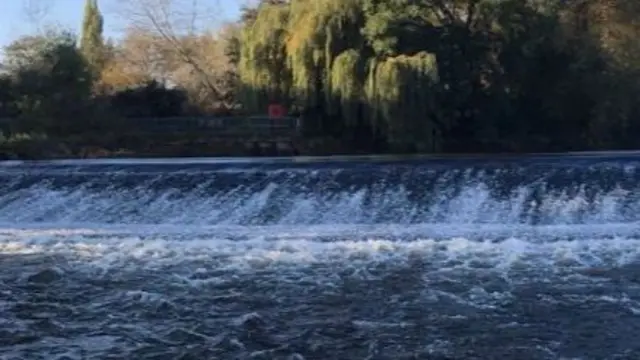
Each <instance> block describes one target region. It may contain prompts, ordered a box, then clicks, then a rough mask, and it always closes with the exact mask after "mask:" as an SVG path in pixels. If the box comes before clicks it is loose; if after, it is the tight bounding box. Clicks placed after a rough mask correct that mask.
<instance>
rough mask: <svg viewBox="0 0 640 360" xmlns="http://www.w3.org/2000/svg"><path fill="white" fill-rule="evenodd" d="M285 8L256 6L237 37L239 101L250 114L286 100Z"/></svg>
mask: <svg viewBox="0 0 640 360" xmlns="http://www.w3.org/2000/svg"><path fill="white" fill-rule="evenodd" d="M289 14H290V11H289V5H287V4H268V3H265V4H263V5H261V6H260V8H259V9H258V11H257V14H256V17H255V19H253V20H252V21H251V22H250V23H248V24H245V27H244V29H243V31H242V34H241V38H240V41H241V46H240V61H239V63H238V73H239V77H240V83H241V86H240V91H239V98H240V101H241V102H242V103H243V105H244V106H245V109H246V110H247V111H250V112H259V113H263V112H264V111H265V110H266V108H267V106H268V104H269V103H270V102H272V101H279V102H283V103H286V102H287V101H288V99H289V91H290V87H291V85H290V82H291V80H290V79H291V75H290V71H289V67H288V66H287V63H286V54H287V53H286V48H285V39H286V38H287V33H288V21H289Z"/></svg>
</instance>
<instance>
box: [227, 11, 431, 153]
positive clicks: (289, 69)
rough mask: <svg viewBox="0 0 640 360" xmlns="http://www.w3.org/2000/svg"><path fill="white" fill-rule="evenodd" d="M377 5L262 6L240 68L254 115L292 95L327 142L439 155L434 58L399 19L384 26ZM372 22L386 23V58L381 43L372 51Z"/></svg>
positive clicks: (245, 43) (250, 29)
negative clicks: (384, 144)
mask: <svg viewBox="0 0 640 360" xmlns="http://www.w3.org/2000/svg"><path fill="white" fill-rule="evenodd" d="M371 3H372V2H371V0H292V1H290V2H289V3H288V4H286V5H278V6H273V5H262V6H261V7H260V8H259V11H258V14H257V17H256V19H255V22H253V23H252V24H248V25H246V29H245V30H244V38H243V43H242V52H241V61H240V67H239V68H240V69H239V71H240V78H241V81H242V82H243V83H244V85H245V87H246V88H247V90H248V93H247V95H249V96H247V97H246V100H245V101H248V103H250V104H252V106H251V107H250V108H255V106H256V105H258V106H259V105H262V104H264V99H265V98H267V99H268V98H269V97H270V96H273V95H274V94H278V93H279V94H287V95H289V96H290V99H291V100H292V103H293V104H295V105H298V106H300V107H301V108H303V109H306V110H310V112H312V113H313V114H314V115H315V116H314V117H313V118H311V119H305V121H307V122H309V121H317V122H318V123H319V124H318V125H319V126H315V127H314V128H319V129H321V132H322V133H323V134H325V135H333V136H339V137H342V138H350V139H356V138H358V137H369V138H370V140H371V139H372V138H373V137H376V136H379V135H380V134H383V135H384V136H383V137H384V138H385V140H387V141H388V142H390V143H393V144H394V147H395V148H398V149H401V148H407V147H410V146H414V147H417V148H425V149H429V150H432V149H436V148H437V144H438V139H436V137H437V136H438V133H439V132H438V131H437V129H436V125H435V123H434V122H433V121H432V116H431V114H432V113H433V111H434V106H433V105H432V104H433V86H434V84H435V83H436V82H437V79H438V77H437V70H436V65H435V57H434V56H433V55H431V54H430V53H428V52H424V51H422V52H419V51H416V50H415V49H416V47H415V44H416V43H419V41H416V40H417V39H419V38H420V37H421V36H422V34H420V33H417V32H415V31H404V32H399V31H397V26H396V25H394V24H395V23H394V18H392V17H393V16H395V15H394V14H395V13H394V12H389V11H386V10H385V11H386V12H385V14H386V15H385V16H383V18H384V22H383V21H381V20H380V18H381V17H380V16H379V15H380V14H374V13H372V11H375V10H376V9H377V8H376V7H372V6H370V5H371ZM424 10H425V11H426V9H424ZM412 11H413V12H416V11H417V10H416V9H413V10H412ZM409 13H410V12H409ZM374 15H375V16H374ZM403 16H404V15H403ZM407 16H409V15H407ZM389 17H391V18H389ZM405 17H406V16H405ZM371 21H374V22H376V23H378V24H384V29H386V30H384V31H386V32H387V33H386V35H385V34H381V33H380V31H382V30H380V31H379V32H376V36H378V37H379V36H386V37H387V38H389V39H395V40H393V41H391V42H389V43H393V46H394V51H392V52H390V51H380V44H381V42H379V41H378V45H376V46H375V47H374V46H373V44H372V39H371V38H370V36H368V35H367V33H366V32H365V31H363V29H365V28H367V27H369V28H371V24H369V23H368V22H371ZM377 28H378V29H381V27H379V26H378V27H377ZM400 33H403V34H405V35H399V34H400ZM406 35H409V36H410V37H411V38H409V37H407V36H406ZM400 37H402V39H401V38H400ZM406 40H411V41H410V42H411V44H412V45H411V49H410V50H409V51H403V48H402V44H403V43H406ZM282 74H286V76H284V77H283V76H282ZM372 142H373V141H369V142H368V141H366V140H365V141H363V143H372Z"/></svg>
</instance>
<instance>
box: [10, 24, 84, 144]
mask: <svg viewBox="0 0 640 360" xmlns="http://www.w3.org/2000/svg"><path fill="white" fill-rule="evenodd" d="M4 55H5V56H4V57H5V61H6V63H5V64H6V65H7V66H6V69H7V74H8V76H10V77H11V79H12V80H13V84H14V89H13V90H14V92H15V98H16V108H17V111H18V113H19V117H18V119H17V120H18V122H17V123H16V124H15V125H16V127H17V128H18V129H23V128H24V129H31V130H33V129H37V130H39V131H45V132H50V133H55V134H61V133H65V132H77V131H83V130H86V129H87V128H88V127H91V124H90V123H89V122H88V120H87V119H85V118H84V116H83V115H86V110H87V106H88V103H89V97H90V94H91V86H92V76H91V73H90V71H89V67H88V64H87V63H86V60H85V58H84V56H82V54H80V53H79V51H78V48H77V44H76V37H75V35H74V34H72V33H69V32H56V31H49V32H47V33H45V34H43V35H38V36H24V37H22V38H19V39H17V40H15V41H14V42H13V43H11V44H10V45H9V46H7V47H6V48H5V54H4ZM78 120H80V122H78Z"/></svg>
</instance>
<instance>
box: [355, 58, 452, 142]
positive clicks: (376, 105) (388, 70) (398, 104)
mask: <svg viewBox="0 0 640 360" xmlns="http://www.w3.org/2000/svg"><path fill="white" fill-rule="evenodd" d="M437 81H438V72H437V64H436V59H435V56H434V55H432V54H429V53H426V52H420V53H418V54H415V55H399V56H396V57H389V58H387V59H384V60H381V61H377V60H374V61H371V62H370V64H369V71H368V76H367V80H366V84H365V87H364V88H365V99H366V103H367V104H368V106H369V108H370V109H369V118H370V119H371V122H372V124H373V125H374V126H375V127H377V128H381V130H382V131H383V132H384V133H386V134H387V140H388V142H389V143H390V144H391V145H392V147H393V148H396V149H406V148H407V147H415V148H417V149H418V150H421V151H436V150H439V148H440V146H441V144H440V136H439V135H440V133H439V132H440V130H441V129H439V128H438V126H437V122H436V121H435V113H436V109H435V106H436V105H435V93H434V85H435V84H436V83H437Z"/></svg>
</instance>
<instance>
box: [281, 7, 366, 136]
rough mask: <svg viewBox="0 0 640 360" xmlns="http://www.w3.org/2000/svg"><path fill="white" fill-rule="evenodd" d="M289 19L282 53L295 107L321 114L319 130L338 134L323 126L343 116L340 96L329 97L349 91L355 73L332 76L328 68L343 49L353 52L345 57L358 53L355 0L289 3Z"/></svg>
mask: <svg viewBox="0 0 640 360" xmlns="http://www.w3.org/2000/svg"><path fill="white" fill-rule="evenodd" d="M291 14H292V16H291V18H290V22H289V28H290V34H291V36H290V37H289V38H288V39H287V43H286V50H287V63H288V66H289V68H290V70H291V75H292V93H293V94H294V95H295V99H296V103H297V105H299V106H301V107H304V108H310V109H314V110H315V111H316V112H322V113H323V114H324V116H322V117H321V118H320V119H319V120H320V121H321V122H323V123H322V124H319V125H320V128H322V129H325V130H328V129H334V130H336V129H340V128H341V126H339V125H338V126H336V124H329V122H335V121H338V120H340V119H341V118H342V117H343V116H339V114H345V113H344V112H342V111H341V109H340V102H341V101H343V100H344V99H345V98H344V96H345V93H344V92H341V95H338V96H333V94H332V92H331V90H332V89H341V90H345V89H346V88H348V87H350V86H351V87H352V86H354V82H355V81H357V79H354V78H353V77H354V74H356V73H357V72H351V73H350V74H344V75H345V76H334V74H333V64H334V62H335V61H336V59H338V57H339V56H341V54H342V53H343V52H344V51H346V50H348V49H354V51H351V52H349V54H350V55H354V54H356V55H357V54H358V53H359V52H360V51H362V47H363V46H364V39H363V38H362V35H361V34H360V28H361V27H362V25H363V23H364V16H363V13H362V6H361V0H294V1H292V2H291ZM347 62H348V61H347ZM342 65H347V64H342ZM334 82H335V84H333V83H334ZM342 82H344V83H342ZM341 99H342V100H341ZM336 101H337V102H336Z"/></svg>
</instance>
